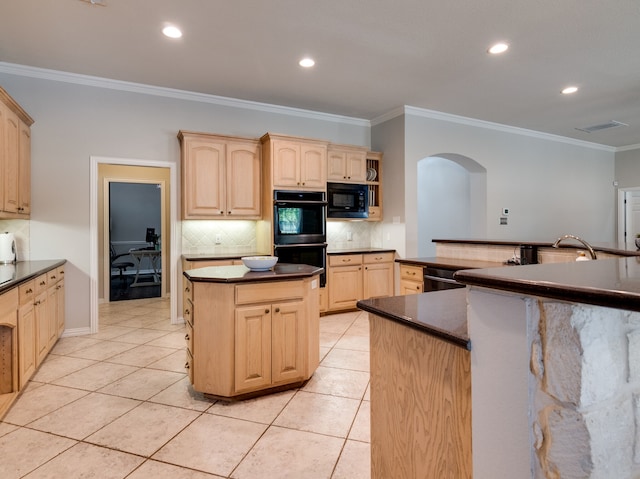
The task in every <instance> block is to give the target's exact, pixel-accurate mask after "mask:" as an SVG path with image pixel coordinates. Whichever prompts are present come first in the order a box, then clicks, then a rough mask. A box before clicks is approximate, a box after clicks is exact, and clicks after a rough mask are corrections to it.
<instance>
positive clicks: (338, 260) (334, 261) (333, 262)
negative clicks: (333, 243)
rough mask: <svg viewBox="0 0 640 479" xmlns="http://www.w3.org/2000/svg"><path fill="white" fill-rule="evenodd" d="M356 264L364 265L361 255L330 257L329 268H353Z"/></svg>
mask: <svg viewBox="0 0 640 479" xmlns="http://www.w3.org/2000/svg"><path fill="white" fill-rule="evenodd" d="M354 264H362V255H361V254H333V255H329V266H351V265H354Z"/></svg>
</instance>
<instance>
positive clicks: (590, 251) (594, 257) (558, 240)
mask: <svg viewBox="0 0 640 479" xmlns="http://www.w3.org/2000/svg"><path fill="white" fill-rule="evenodd" d="M566 239H573V240H576V241H579V242H580V243H582V244H583V245H584V246H585V247H586V248H587V249H588V250H589V254H590V255H591V259H597V257H596V252H595V251H594V250H593V248H592V247H591V245H590V244H589V243H587V242H586V241H585V240H583V239H582V238H578V237H577V236H574V235H564V236H561V237H560V238H558V239H557V240H556V242H555V243H553V247H554V248H559V247H560V243H561V242H562V241H564V240H566Z"/></svg>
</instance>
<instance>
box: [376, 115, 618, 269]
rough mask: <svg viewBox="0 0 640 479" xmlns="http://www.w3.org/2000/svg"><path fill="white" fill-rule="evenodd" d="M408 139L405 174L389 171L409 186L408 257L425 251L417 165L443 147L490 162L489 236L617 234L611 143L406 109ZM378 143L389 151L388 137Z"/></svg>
mask: <svg viewBox="0 0 640 479" xmlns="http://www.w3.org/2000/svg"><path fill="white" fill-rule="evenodd" d="M391 121H395V119H394V120H391ZM380 126H381V125H380ZM380 126H379V127H380ZM379 127H378V128H379ZM374 131H376V130H374ZM404 138H405V143H404V147H405V151H404V175H403V177H402V178H397V176H393V175H391V176H389V175H386V174H385V191H389V190H394V191H402V190H403V189H404V202H405V215H406V218H405V221H404V224H405V231H406V240H405V245H406V256H408V257H411V256H416V255H417V253H418V250H419V248H418V244H417V243H418V211H417V205H418V191H417V190H418V185H417V178H418V166H417V165H418V162H419V161H420V160H421V159H423V158H425V157H428V156H438V155H441V154H458V155H463V156H466V157H468V158H470V159H472V160H474V161H476V162H477V163H479V164H480V165H482V166H483V167H484V168H486V171H487V205H486V207H487V218H486V236H485V237H486V238H489V239H509V240H548V241H551V240H553V239H555V238H557V237H558V236H560V235H562V234H565V233H572V234H576V235H579V236H581V237H583V238H585V239H587V241H592V242H610V241H613V240H614V237H615V229H614V228H615V211H616V209H615V198H614V196H615V195H614V194H613V193H614V191H613V189H614V187H613V179H614V152H613V150H612V149H607V148H603V147H598V146H596V145H593V147H591V146H588V145H583V144H577V142H565V141H556V140H554V139H552V138H551V137H546V136H544V135H532V134H520V133H518V132H517V131H516V129H508V128H503V129H497V128H493V127H487V128H485V127H482V126H481V125H480V122H478V124H477V125H476V124H473V123H472V122H466V123H464V122H454V121H446V120H444V121H443V120H441V119H435V118H432V117H428V116H423V115H420V114H417V113H415V112H414V111H413V110H409V111H407V112H405V114H404ZM374 139H375V138H374ZM376 141H377V140H376ZM376 147H377V148H380V149H381V150H382V151H385V145H384V143H381V144H377V143H376ZM386 167H387V166H386V164H385V168H386ZM503 207H508V208H509V209H510V215H509V225H508V226H500V224H499V216H500V212H501V210H502V208H503ZM385 221H386V218H385Z"/></svg>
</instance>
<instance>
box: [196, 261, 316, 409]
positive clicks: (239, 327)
mask: <svg viewBox="0 0 640 479" xmlns="http://www.w3.org/2000/svg"><path fill="white" fill-rule="evenodd" d="M321 272H322V268H317V267H315V266H308V265H300V264H276V266H274V267H273V268H272V269H270V270H268V271H250V270H249V269H248V268H246V267H245V266H243V265H236V266H211V267H204V268H198V269H193V270H188V271H185V272H184V273H183V274H184V278H185V279H184V289H183V306H184V308H183V314H184V318H185V321H186V323H187V334H186V337H185V339H186V341H187V362H186V365H185V366H186V367H187V369H188V372H189V378H190V380H191V383H192V384H193V387H194V389H195V390H196V391H200V392H202V393H205V394H207V395H209V396H211V397H214V398H218V399H226V400H232V399H234V400H238V399H245V398H248V397H253V396H256V395H259V394H266V393H268V392H274V391H280V390H283V389H288V388H292V387H297V386H299V385H301V384H303V383H304V382H305V381H306V380H308V379H309V378H310V377H311V376H312V375H313V373H314V371H315V370H316V368H317V366H318V363H319V354H320V345H319V319H320V313H319V296H318V295H319V290H320V281H319V274H320V273H321Z"/></svg>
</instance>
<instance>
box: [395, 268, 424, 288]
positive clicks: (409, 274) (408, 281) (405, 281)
mask: <svg viewBox="0 0 640 479" xmlns="http://www.w3.org/2000/svg"><path fill="white" fill-rule="evenodd" d="M423 276H424V274H423V271H422V267H421V266H412V265H408V264H401V265H400V294H401V295H406V294H419V293H422V292H424V278H423Z"/></svg>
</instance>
